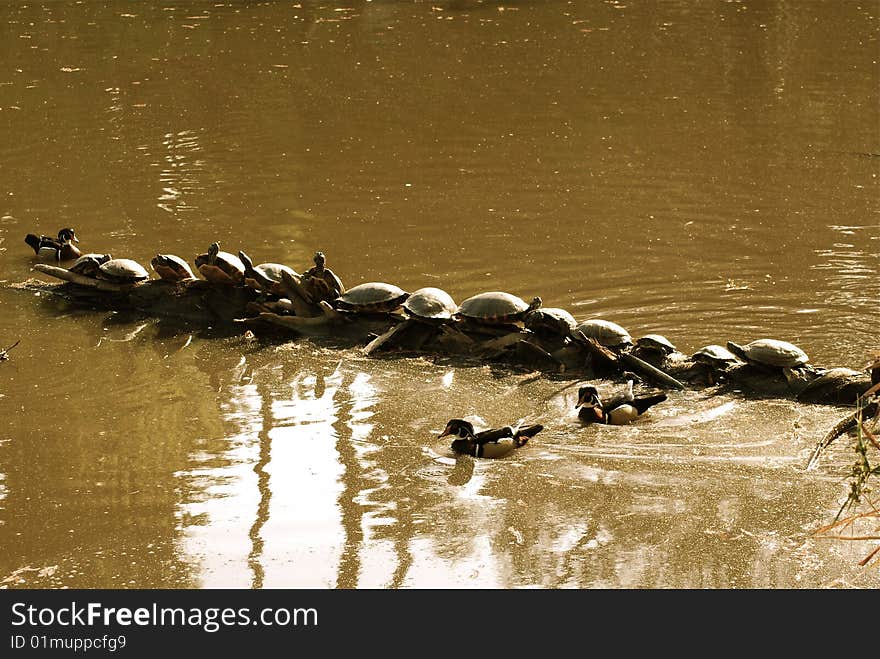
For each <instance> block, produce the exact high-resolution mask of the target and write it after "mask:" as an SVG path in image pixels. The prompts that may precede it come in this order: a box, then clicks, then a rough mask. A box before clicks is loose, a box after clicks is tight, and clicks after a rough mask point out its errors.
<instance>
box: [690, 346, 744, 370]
mask: <svg viewBox="0 0 880 659" xmlns="http://www.w3.org/2000/svg"><path fill="white" fill-rule="evenodd" d="M691 359H692V360H693V361H695V362H700V363H703V364H714V365H726V364H732V363H733V362H735V361H737V358H736V355H734V354H733V353H732V352H730V350H728V349H727V348H725V347H724V346H720V345H717V344H715V343H712V344H710V345H707V346H703V347H702V348H700V349H699V350H697V351H696V352H695V353H694V354H693V355H691Z"/></svg>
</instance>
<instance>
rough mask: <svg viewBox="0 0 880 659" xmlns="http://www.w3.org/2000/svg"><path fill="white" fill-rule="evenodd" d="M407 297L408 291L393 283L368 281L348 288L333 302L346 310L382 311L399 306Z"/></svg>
mask: <svg viewBox="0 0 880 659" xmlns="http://www.w3.org/2000/svg"><path fill="white" fill-rule="evenodd" d="M408 297H409V293H407V292H406V291H405V290H403V289H402V288H398V287H397V286H395V285H393V284H386V283H384V282H380V281H370V282H366V283H363V284H358V285H357V286H355V287H354V288H350V289H348V290H347V291H346V292H345V293H343V294H342V295H340V296H339V297H337V298H336V299H335V300H334V301H333V302H334V305H335V306H336V307H338V308H340V309H344V310H346V311H356V312H359V313H382V312H385V311H394V310H395V309H397V308H399V307H400V305H401V304H403V303H404V301H405V300H406V299H407V298H408Z"/></svg>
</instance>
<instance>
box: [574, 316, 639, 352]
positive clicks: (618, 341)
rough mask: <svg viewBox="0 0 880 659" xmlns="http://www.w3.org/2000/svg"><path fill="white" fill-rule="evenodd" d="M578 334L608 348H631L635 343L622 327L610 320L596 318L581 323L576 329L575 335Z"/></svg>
mask: <svg viewBox="0 0 880 659" xmlns="http://www.w3.org/2000/svg"><path fill="white" fill-rule="evenodd" d="M578 332H580V333H582V334H583V335H584V336H586V337H587V338H590V339H594V340H595V341H596V342H598V343H599V345H603V346H605V347H608V348H616V347H618V346H629V345H632V342H633V340H632V337H631V336H630V334H629V332H627V331H626V330H625V329H623V328H622V327H621V326H620V325H618V324H617V323H612V322H611V321H610V320H602V319H601V318H594V319H592V320H588V321H586V322H583V323H581V324H580V325H578V326H577V327H576V328H575V334H577V333H578Z"/></svg>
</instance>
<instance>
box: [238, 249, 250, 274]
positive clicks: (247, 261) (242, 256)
mask: <svg viewBox="0 0 880 659" xmlns="http://www.w3.org/2000/svg"><path fill="white" fill-rule="evenodd" d="M238 258H240V259H241V262H242V263H243V264H244V269H245V272H251V271H253V269H254V262H253V261H251V257H249V256H248V255H247V254H245V253H244V252H242V251H241V250H238Z"/></svg>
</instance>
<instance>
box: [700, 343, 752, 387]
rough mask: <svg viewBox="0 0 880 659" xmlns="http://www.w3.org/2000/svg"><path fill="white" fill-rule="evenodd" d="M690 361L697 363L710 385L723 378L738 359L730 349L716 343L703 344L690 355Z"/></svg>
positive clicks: (738, 361)
mask: <svg viewBox="0 0 880 659" xmlns="http://www.w3.org/2000/svg"><path fill="white" fill-rule="evenodd" d="M690 359H691V362H693V363H694V364H696V365H698V367H700V370H698V372H702V373H703V375H704V376H705V377H706V379H707V380H708V381H709V384H710V385H713V384H715V383H717V382H718V381H720V380H722V379H724V377H725V374H726V373H727V371H728V370H729V369H731V368H732V367H733V366H734V365H736V364H739V363H740V360H739V359H738V358H737V356H736V355H734V354H733V353H732V352H730V350H728V349H727V348H725V347H724V346H720V345H718V344H716V343H711V344H709V345H706V346H703V347H702V348H700V349H699V350H697V351H696V352H695V353H694V354H692V355H691V357H690Z"/></svg>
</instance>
